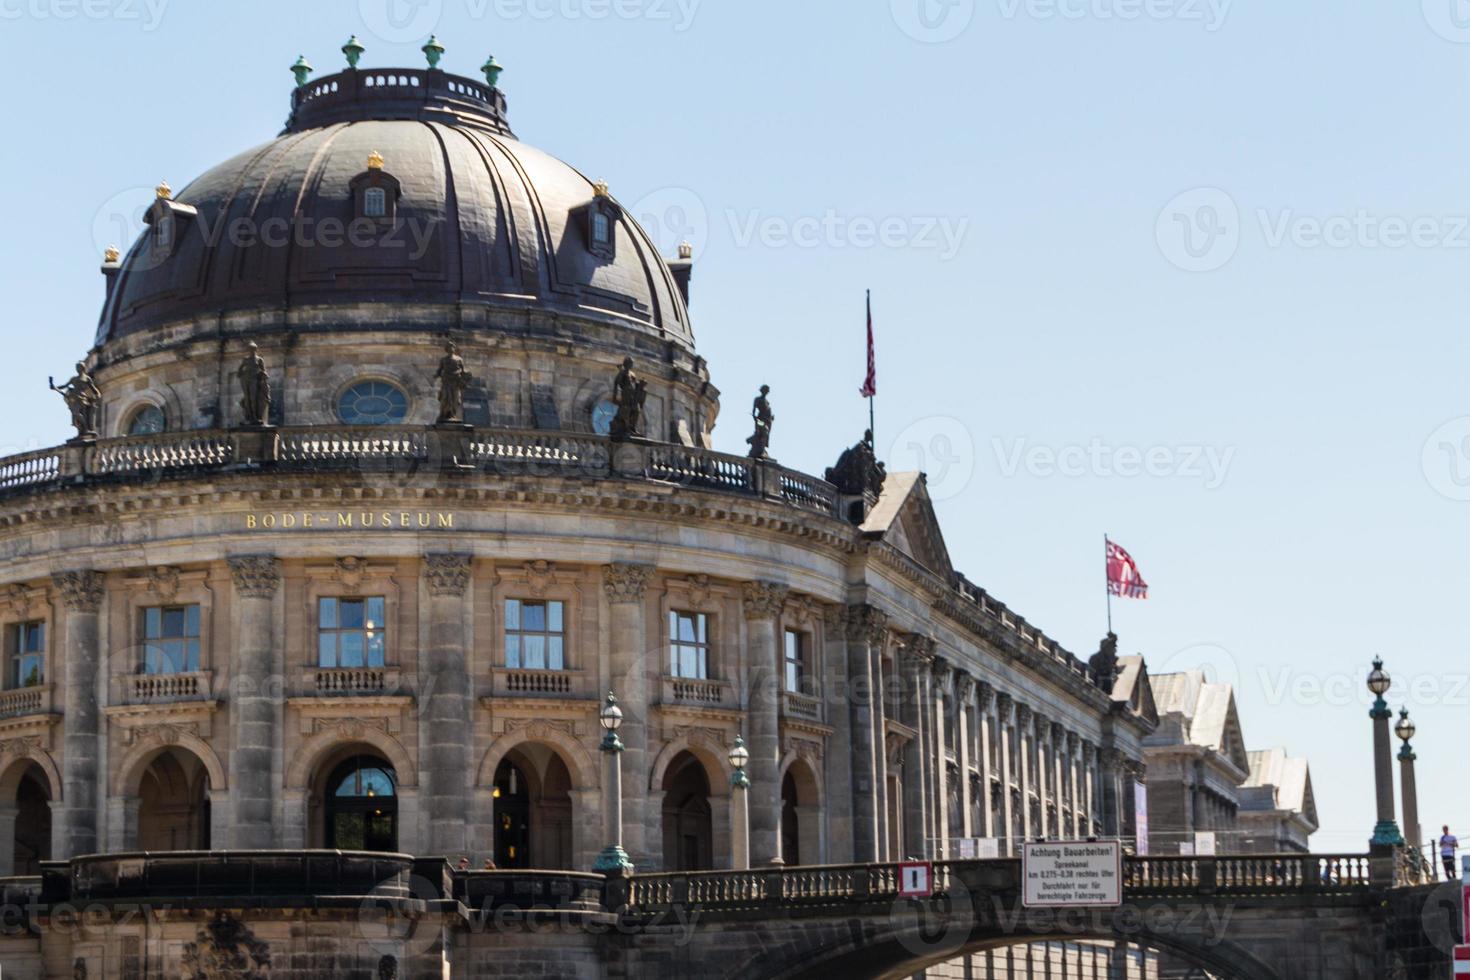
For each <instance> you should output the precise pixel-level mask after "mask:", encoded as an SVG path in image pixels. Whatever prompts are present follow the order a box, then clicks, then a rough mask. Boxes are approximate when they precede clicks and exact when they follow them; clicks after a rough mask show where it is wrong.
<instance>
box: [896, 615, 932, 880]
mask: <svg viewBox="0 0 1470 980" xmlns="http://www.w3.org/2000/svg"><path fill="white" fill-rule="evenodd" d="M933 651H934V641H933V640H931V639H929V638H928V637H927V636H920V635H919V634H917V633H910V634H909V635H908V636H906V637H905V638H904V644H903V650H902V651H901V652H900V654H899V658H900V659H899V662H900V663H901V664H902V665H903V688H904V698H903V704H902V705H901V706H900V708H901V713H900V716H899V719H898V720H899V721H900V722H902V723H903V724H905V725H907V726H908V727H910V728H912V729H914V730H915V731H916V732H918V735H917V736H916V737H915V738H913V739H912V740H911V741H910V742H909V743H908V744H907V745H905V746H904V749H903V812H904V842H903V849H904V853H903V855H902V856H903V857H908V856H909V855H911V854H912V855H915V856H919V855H923V854H925V853H927V852H926V850H925V840H924V838H925V836H926V835H927V834H928V832H929V831H928V828H929V827H931V826H932V819H931V814H930V810H929V805H928V804H929V801H928V799H927V797H926V795H925V792H924V784H925V782H926V780H925V778H924V770H925V762H926V759H925V754H926V753H925V751H924V749H925V745H924V742H925V738H924V734H925V732H924V721H923V717H922V716H923V714H924V699H923V688H924V683H923V681H924V678H925V676H926V675H927V674H928V673H929V664H930V663H931V662H932V661H933V659H934V654H933Z"/></svg>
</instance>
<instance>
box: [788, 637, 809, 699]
mask: <svg viewBox="0 0 1470 980" xmlns="http://www.w3.org/2000/svg"><path fill="white" fill-rule="evenodd" d="M810 644H811V638H810V637H809V636H807V634H805V633H803V632H801V631H800V630H787V631H786V690H788V691H792V692H794V693H796V694H805V693H806V692H805V691H804V690H802V688H803V686H804V685H805V683H806V677H807V672H808V670H809V669H810V667H809V664H808V658H809V656H810V652H809V648H810Z"/></svg>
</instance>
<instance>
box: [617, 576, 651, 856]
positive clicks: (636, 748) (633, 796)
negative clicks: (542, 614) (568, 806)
mask: <svg viewBox="0 0 1470 980" xmlns="http://www.w3.org/2000/svg"><path fill="white" fill-rule="evenodd" d="M652 578H653V567H652V566H650V565H638V564H631V563H627V562H615V563H613V564H610V565H604V566H602V591H603V595H604V596H606V597H607V602H608V646H609V677H610V681H609V683H610V685H611V687H612V688H613V693H614V694H615V695H616V696H617V699H618V702H619V703H620V704H622V705H624V706H625V708H624V713H623V725H622V727H621V728H619V729H618V737H619V739H621V741H622V743H623V751H622V752H621V753H619V757H620V758H621V760H622V762H621V765H622V770H623V772H625V773H628V774H629V776H628V778H627V779H624V780H623V846H624V847H625V848H626V849H627V852H628V855H629V856H630V857H631V859H632V861H633V863H634V865H635V866H644V865H645V864H646V863H649V862H650V861H651V858H652V857H653V856H654V854H655V852H656V851H657V852H661V851H662V849H663V840H662V836H661V835H659V832H658V824H659V819H658V814H654V813H651V812H649V802H648V771H649V767H650V763H651V761H652V760H651V759H650V758H649V755H648V705H649V704H650V703H651V702H652V700H653V698H652V696H651V693H650V692H651V691H652V690H653V687H652V685H653V684H654V683H655V680H656V678H659V677H662V676H663V671H664V663H663V651H662V650H660V649H658V644H657V641H656V640H655V639H654V638H653V637H651V636H649V631H648V628H647V622H646V615H645V607H646V605H647V602H646V598H647V591H648V585H649V582H650V581H651V580H652ZM630 707H631V710H630ZM655 837H657V838H658V839H657V840H655Z"/></svg>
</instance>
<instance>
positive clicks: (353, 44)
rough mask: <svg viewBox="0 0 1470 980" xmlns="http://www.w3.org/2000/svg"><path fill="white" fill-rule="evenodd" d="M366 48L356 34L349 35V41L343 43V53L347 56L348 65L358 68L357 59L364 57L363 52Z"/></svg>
mask: <svg viewBox="0 0 1470 980" xmlns="http://www.w3.org/2000/svg"><path fill="white" fill-rule="evenodd" d="M366 50H367V48H365V47H363V46H362V42H361V41H359V40H358V39H357V35H356V34H354V35H352V36H351V37H349V38H348V39H347V43H346V44H344V45H342V53H343V54H344V55H346V56H347V67H348V68H356V67H357V60H358V59H359V58H361V57H362V53H363V52H364V51H366Z"/></svg>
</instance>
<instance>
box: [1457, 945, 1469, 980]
mask: <svg viewBox="0 0 1470 980" xmlns="http://www.w3.org/2000/svg"><path fill="white" fill-rule="evenodd" d="M1455 976H1456V977H1470V946H1456V947H1455Z"/></svg>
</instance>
